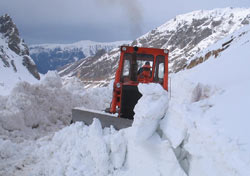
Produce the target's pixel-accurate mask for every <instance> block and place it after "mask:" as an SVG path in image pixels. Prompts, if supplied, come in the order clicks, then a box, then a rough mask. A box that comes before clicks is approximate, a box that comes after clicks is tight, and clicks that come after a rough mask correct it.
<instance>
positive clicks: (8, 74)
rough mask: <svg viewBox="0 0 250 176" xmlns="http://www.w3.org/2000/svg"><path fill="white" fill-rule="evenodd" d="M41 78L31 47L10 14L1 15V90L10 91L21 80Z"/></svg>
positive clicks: (33, 80) (2, 91) (29, 80)
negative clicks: (32, 57)
mask: <svg viewBox="0 0 250 176" xmlns="http://www.w3.org/2000/svg"><path fill="white" fill-rule="evenodd" d="M39 79H40V75H39V73H38V71H37V68H36V65H35V63H34V62H33V60H32V59H31V58H30V56H29V49H28V47H27V45H26V44H25V43H24V41H23V40H22V39H21V38H20V36H19V32H18V29H17V27H16V25H15V24H14V23H13V21H12V19H11V17H10V16H8V15H4V16H1V17H0V91H1V94H5V93H7V92H9V91H10V90H11V89H12V88H13V87H14V85H15V84H16V83H17V82H19V81H28V82H35V81H36V80H39Z"/></svg>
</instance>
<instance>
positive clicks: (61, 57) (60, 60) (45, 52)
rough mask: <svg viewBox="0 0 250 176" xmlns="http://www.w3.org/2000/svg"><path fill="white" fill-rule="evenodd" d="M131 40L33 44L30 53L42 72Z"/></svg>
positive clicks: (108, 49)
mask: <svg viewBox="0 0 250 176" xmlns="http://www.w3.org/2000/svg"><path fill="white" fill-rule="evenodd" d="M127 43H131V42H130V41H117V42H109V43H101V42H94V41H89V40H83V41H79V42H76V43H72V44H40V45H31V46H30V47H29V48H30V54H31V57H32V59H33V60H34V62H35V63H36V65H37V68H38V71H39V72H40V73H47V71H48V70H56V69H58V68H60V67H62V66H64V65H66V64H69V63H72V62H75V61H78V60H80V59H83V58H86V57H90V56H93V55H95V54H96V52H97V51H99V50H104V51H105V52H108V51H110V50H112V49H113V48H116V47H118V46H120V45H122V44H127Z"/></svg>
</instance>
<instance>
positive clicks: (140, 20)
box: [0, 0, 250, 44]
mask: <svg viewBox="0 0 250 176" xmlns="http://www.w3.org/2000/svg"><path fill="white" fill-rule="evenodd" d="M223 7H246V8H249V7H250V0H204V1H202V0H171V1H170V0H0V15H3V14H5V13H8V14H10V15H11V17H12V18H13V20H14V22H15V23H16V25H17V27H18V29H19V31H20V34H21V36H22V38H24V39H25V41H26V43H28V44H35V43H71V42H76V41H80V40H93V41H100V42H106V41H107V42H109V41H117V40H133V39H135V38H136V37H139V36H140V35H143V34H144V33H146V32H148V31H150V30H152V29H154V28H156V27H158V26H160V25H161V24H163V23H165V22H166V21H167V20H169V19H171V18H174V17H175V16H176V15H179V14H183V13H187V12H191V11H194V10H199V9H208V10H209V9H214V8H223Z"/></svg>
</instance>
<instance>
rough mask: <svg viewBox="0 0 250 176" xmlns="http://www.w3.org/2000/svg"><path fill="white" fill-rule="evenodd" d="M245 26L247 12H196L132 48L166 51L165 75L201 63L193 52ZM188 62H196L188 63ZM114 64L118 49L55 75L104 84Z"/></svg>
mask: <svg viewBox="0 0 250 176" xmlns="http://www.w3.org/2000/svg"><path fill="white" fill-rule="evenodd" d="M249 23H250V9H245V8H223V9H214V10H199V11H194V12H191V13H187V14H183V15H178V16H176V17H175V18H174V19H171V20H169V21H167V22H166V23H165V24H163V25H162V26H160V27H158V28H156V29H153V30H152V31H150V32H148V33H147V34H145V35H143V36H141V37H139V38H138V39H136V40H135V41H133V42H132V45H137V46H143V47H155V48H163V49H165V48H167V49H169V50H170V55H169V72H178V71H180V70H183V69H188V68H191V67H193V66H195V65H197V64H198V63H199V62H202V61H203V60H202V59H201V60H200V61H199V60H198V59H197V58H195V57H194V56H195V55H196V54H197V53H199V52H202V51H203V50H204V49H206V48H207V47H209V46H210V45H213V44H214V43H216V42H217V41H218V40H220V39H222V38H224V37H225V36H228V35H229V34H231V33H233V32H234V31H236V30H237V29H239V28H241V27H243V26H245V25H248V24H249ZM229 43H230V42H229ZM218 49H219V48H218ZM225 49H226V48H220V50H218V51H220V52H222V51H223V50H225ZM220 52H218V54H219V53H220ZM210 54H211V53H210ZM206 57H207V56H206ZM192 59H194V60H196V62H195V61H193V62H192ZM118 61H119V48H117V49H114V50H112V51H111V52H109V53H103V54H99V55H96V56H91V57H88V58H85V59H81V60H79V61H77V62H75V63H73V64H70V65H68V66H67V67H64V68H63V69H61V70H60V72H59V73H60V75H61V76H65V77H72V76H77V77H79V78H80V79H82V80H83V81H84V82H85V83H86V84H87V85H88V84H90V85H96V84H97V85H106V84H107V82H108V81H109V80H111V79H113V78H114V75H115V70H116V68H117V66H118Z"/></svg>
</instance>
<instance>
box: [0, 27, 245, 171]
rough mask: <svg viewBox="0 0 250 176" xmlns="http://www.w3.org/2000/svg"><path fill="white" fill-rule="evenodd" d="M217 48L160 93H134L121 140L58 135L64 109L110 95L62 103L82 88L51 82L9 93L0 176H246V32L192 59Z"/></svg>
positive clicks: (85, 132) (79, 126)
mask: <svg viewBox="0 0 250 176" xmlns="http://www.w3.org/2000/svg"><path fill="white" fill-rule="evenodd" d="M231 39H233V40H232V41H231ZM228 41H231V42H229V43H230V45H229V44H228ZM225 43H227V49H226V50H225V49H224V50H223V51H222V52H218V55H213V54H211V56H210V57H208V59H206V60H205V62H204V61H203V62H201V63H200V64H199V65H197V66H196V67H192V68H190V69H187V70H183V71H180V72H178V73H172V74H171V75H170V77H171V89H169V90H170V91H169V92H168V93H167V92H165V91H164V90H163V89H162V88H161V86H159V85H155V84H150V85H147V84H146V85H143V84H140V85H139V91H140V92H141V93H142V95H143V96H142V98H141V99H140V100H139V102H138V104H137V105H136V107H135V109H134V110H135V114H136V115H135V121H134V123H133V125H132V127H131V128H127V129H123V130H120V131H116V130H115V129H113V128H112V127H111V128H105V129H102V128H101V125H100V123H99V122H98V121H97V120H95V121H94V123H93V124H92V125H90V126H86V125H84V124H83V123H76V124H72V125H70V126H67V127H64V128H63V126H64V125H65V124H68V123H69V119H70V117H69V115H68V114H69V113H70V110H69V109H70V107H72V106H76V105H79V103H82V105H85V106H86V105H87V106H88V107H89V108H90V107H91V108H93V107H96V105H97V104H99V105H104V104H106V103H107V94H106V93H107V92H109V93H110V95H111V94H112V86H111V87H108V88H99V89H88V92H83V96H84V98H83V97H81V96H82V95H81V94H75V95H73V94H72V93H71V92H78V91H79V90H78V89H79V88H82V86H81V85H80V84H81V83H80V82H78V81H77V82H68V81H69V80H67V84H66V85H65V87H64V86H63V84H62V82H61V78H60V77H59V76H58V75H56V74H54V75H53V74H52V73H49V74H48V75H47V76H46V79H44V80H43V81H42V84H37V85H29V84H28V83H27V84H20V85H18V86H17V87H16V89H15V90H14V92H13V93H12V94H11V96H8V97H0V104H1V106H0V114H3V115H2V116H0V121H1V126H0V156H1V157H0V159H1V160H0V161H4V162H0V175H20V176H22V175H34V176H38V175H46V176H50V175H52V176H56V175H66V176H71V175H76V176H78V175H79V176H80V175H93V176H99V175H108V176H124V175H129V176H137V175H145V176H152V175H156V176H158V175H159V176H160V175H172V176H187V175H188V176H211V175H212V176H221V175H226V176H248V175H250V171H249V168H250V142H249V141H250V140H249V139H250V128H249V127H248V125H249V122H250V120H249V118H248V117H249V114H250V110H249V107H248V106H249V104H250V99H249V97H250V91H249V90H250V82H249V78H250V69H249V68H248V67H249V65H250V60H249V55H250V50H249V47H250V25H247V26H246V27H244V28H241V29H240V30H237V31H236V32H234V33H232V34H231V35H228V36H227V37H225V38H224V39H222V40H219V41H218V42H217V43H216V44H214V45H211V46H210V47H209V48H207V49H205V50H203V51H201V52H200V53H199V54H198V55H197V56H194V57H193V58H192V59H196V58H200V57H204V56H205V55H206V54H207V53H208V52H210V51H214V50H217V49H218V48H221V47H224V46H225ZM190 63H191V62H190ZM78 84H79V85H78ZM111 85H112V84H111ZM66 89H67V90H70V91H66ZM105 89H106V91H105ZM73 90H75V91H73ZM85 91H86V90H85ZM30 92H32V94H30ZM79 92H81V91H79ZM105 92H106V93H105ZM85 93H87V94H85ZM84 94H85V95H84ZM46 97H49V98H50V99H49V101H48V103H47V102H46ZM108 100H110V98H109V99H108ZM34 107H42V108H34ZM46 113H47V114H46ZM164 114H165V115H164ZM162 115H163V116H164V118H163V119H161V120H160V118H161V117H162ZM15 117H19V118H18V119H19V123H18V124H17V123H15V120H16V119H17V118H15ZM19 124H20V125H19ZM58 128H63V129H62V130H60V131H58V132H56V133H51V135H48V136H45V137H43V138H40V139H38V140H34V136H35V138H36V137H40V136H41V132H43V133H42V134H43V135H44V132H46V130H47V131H50V130H51V129H58ZM51 131H53V130H51ZM17 139H18V140H17ZM26 139H29V140H26ZM34 151H35V152H34Z"/></svg>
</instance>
